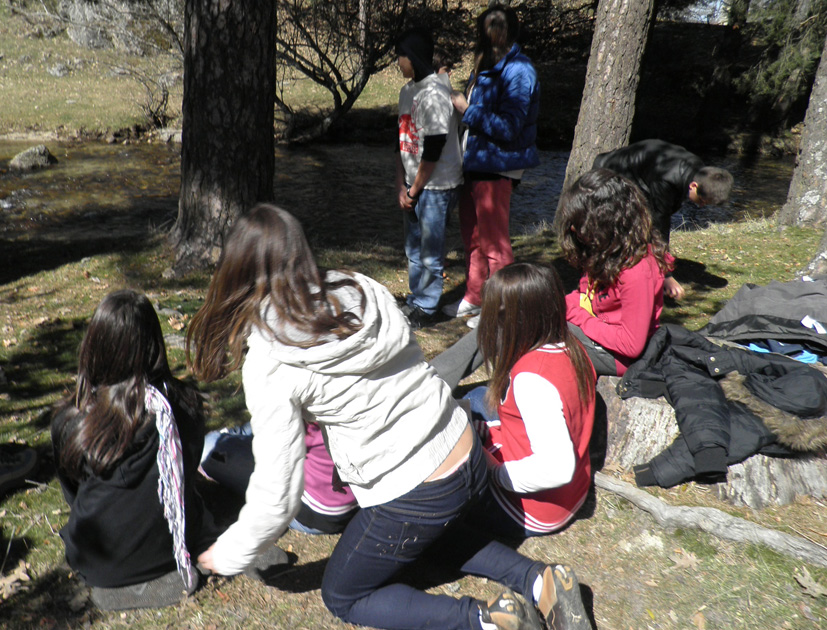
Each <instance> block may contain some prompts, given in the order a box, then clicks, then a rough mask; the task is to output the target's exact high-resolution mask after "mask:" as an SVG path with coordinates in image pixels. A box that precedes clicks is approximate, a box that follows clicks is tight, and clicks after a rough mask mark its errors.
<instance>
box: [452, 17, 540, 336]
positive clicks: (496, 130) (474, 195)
mask: <svg viewBox="0 0 827 630" xmlns="http://www.w3.org/2000/svg"><path fill="white" fill-rule="evenodd" d="M518 32H519V23H518V20H517V14H516V13H515V12H514V10H513V9H511V8H507V7H502V6H494V7H492V8H490V9H488V10H487V11H485V12H483V13H482V14H481V15H480V17H479V18H478V19H477V44H476V48H475V56H474V72H473V73H472V74H471V78H470V79H469V81H468V87H467V88H466V90H465V93H461V92H454V93H453V95H452V99H451V100H452V101H453V103H454V107H455V108H456V109H457V111H458V112H459V113H460V114H462V122H463V123H464V124H465V125H466V126H467V132H466V134H465V137H464V138H463V171H464V179H465V183H464V185H463V189H462V193H461V196H460V202H459V213H460V231H461V233H462V241H463V245H464V247H465V270H466V276H467V285H466V289H465V295H464V296H463V298H462V299H461V300H460V301H459V302H456V303H454V304H450V305H448V306H446V307H445V308H444V309H443V312H444V313H445V314H446V315H448V316H450V317H458V316H462V315H475V314H477V313H479V310H480V304H481V303H482V298H481V292H482V285H483V284H484V283H485V281H486V280H487V279H488V277H489V276H490V275H492V274H494V272H496V271H497V270H498V269H500V268H502V267H505V266H506V265H508V264H510V263H512V262H514V255H513V254H512V251H511V238H510V236H509V233H508V220H509V214H510V209H511V191H512V190H513V188H514V186H516V185H517V184H518V183H519V181H520V179H521V178H522V176H523V171H524V170H525V169H527V168H533V167H535V166H537V165H538V164H539V162H540V159H539V155H538V153H537V146H536V144H535V141H536V137H537V118H538V116H539V111H540V86H539V83H538V82H537V72H536V71H535V69H534V66H533V65H532V64H531V60H530V59H529V58H528V57H526V56H525V55H524V54H523V53H522V52H521V51H520V47H519V46H518V45H517V44H516V43H515V42H516V39H517V34H518ZM469 325H471V326H472V327H473V326H474V325H475V320H471V321H469Z"/></svg>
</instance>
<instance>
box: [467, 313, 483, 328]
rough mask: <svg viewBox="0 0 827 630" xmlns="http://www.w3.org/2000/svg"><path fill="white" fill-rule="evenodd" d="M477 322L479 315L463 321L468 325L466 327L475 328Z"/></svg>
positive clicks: (478, 321)
mask: <svg viewBox="0 0 827 630" xmlns="http://www.w3.org/2000/svg"><path fill="white" fill-rule="evenodd" d="M479 323H480V316H479V315H474V316H473V317H472V318H471V319H469V320H468V321H467V322H465V325H466V326H468V328H476V327H477V326H479Z"/></svg>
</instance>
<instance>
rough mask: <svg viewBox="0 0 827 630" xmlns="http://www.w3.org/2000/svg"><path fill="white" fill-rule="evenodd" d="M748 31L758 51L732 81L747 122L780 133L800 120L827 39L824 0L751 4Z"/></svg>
mask: <svg viewBox="0 0 827 630" xmlns="http://www.w3.org/2000/svg"><path fill="white" fill-rule="evenodd" d="M752 5H753V6H752V7H751V11H750V15H749V27H750V29H751V30H752V32H753V34H754V39H755V40H756V42H757V43H758V44H759V45H760V47H761V48H762V49H763V50H762V53H761V56H760V58H759V59H758V60H757V63H755V64H754V65H753V66H752V68H750V69H749V70H747V71H746V72H745V73H743V74H742V75H741V76H740V77H739V78H738V79H737V80H736V84H735V85H736V88H737V89H738V91H739V92H740V93H742V94H744V95H749V99H750V103H751V110H752V112H751V114H752V119H753V120H754V121H755V122H759V123H762V124H765V125H766V124H769V125H778V126H779V127H781V126H785V125H787V124H788V123H789V122H790V121H791V120H795V119H797V120H800V119H801V118H803V112H804V111H805V110H806V107H807V100H808V95H809V92H810V88H811V87H812V83H813V80H814V77H815V73H816V69H817V68H818V63H819V60H820V58H821V50H822V47H823V45H824V37H825V33H827V0H774V1H773V2H765V3H760V4H758V3H756V2H753V3H752Z"/></svg>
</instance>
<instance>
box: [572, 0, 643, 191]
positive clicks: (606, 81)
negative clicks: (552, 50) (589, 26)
mask: <svg viewBox="0 0 827 630" xmlns="http://www.w3.org/2000/svg"><path fill="white" fill-rule="evenodd" d="M653 6H654V0H644V1H640V0H638V1H633V0H600V4H599V5H598V7H597V18H596V21H595V27H594V35H593V36H592V46H591V52H590V54H589V65H588V68H587V70H586V86H585V89H584V91H583V99H582V100H581V102H580V114H579V116H578V118H577V126H576V127H575V129H574V141H573V143H572V150H571V155H570V157H569V162H568V166H567V167H566V178H565V181H564V183H563V189H564V190H565V189H566V188H567V187H568V186H570V185H571V184H572V183H574V181H575V180H576V179H577V178H578V177H580V175H582V174H583V173H585V172H586V171H588V170H589V169H590V168H591V166H592V162H593V161H594V158H595V157H596V156H597V154H598V153H602V152H604V151H611V150H613V149H617V148H619V147H622V146H624V145H626V144H628V142H629V135H630V133H631V129H632V119H633V117H634V113H635V95H636V93H637V87H638V84H639V83H640V62H641V59H642V57H643V52H644V49H645V48H646V40H647V39H648V36H649V26H650V23H651V19H652V11H653Z"/></svg>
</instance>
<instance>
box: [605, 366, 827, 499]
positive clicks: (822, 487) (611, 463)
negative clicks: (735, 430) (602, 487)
mask: <svg viewBox="0 0 827 630" xmlns="http://www.w3.org/2000/svg"><path fill="white" fill-rule="evenodd" d="M618 380H619V379H618V378H617V377H608V376H601V377H600V378H599V379H598V381H597V391H598V394H600V399H601V400H602V402H603V404H604V405H605V413H599V414H598V415H596V416H595V433H594V437H593V438H592V440H593V446H594V448H595V449H597V450H603V445H604V443H605V458H604V461H603V462H602V465H605V466H606V467H607V469H612V468H614V469H619V470H623V471H631V469H632V468H633V467H634V466H636V465H638V464H645V463H646V462H648V461H650V460H651V459H652V458H654V457H655V456H656V455H658V454H659V453H660V452H661V451H663V450H664V449H665V448H667V447H668V446H669V445H670V444H671V443H672V442H673V441H674V439H675V438H676V437H677V436H678V433H679V429H678V423H677V421H676V420H675V411H674V409H672V407H671V406H670V405H669V403H667V402H666V400H664V399H663V398H656V399H647V398H629V399H626V400H622V399H621V398H620V396H618V395H617V392H616V390H615V388H616V387H617V383H618ZM600 454H601V453H595V454H594V455H593V457H594V458H597V460H598V461H596V466H595V468H598V467H600V466H601V462H600V461H599V456H600ZM711 488H712V489H713V490H714V492H715V494H716V495H717V496H718V498H720V499H722V500H724V501H727V502H728V503H732V504H733V505H746V506H748V507H751V508H754V509H759V508H763V507H766V506H768V505H786V504H788V503H792V502H793V501H795V500H796V497H799V496H809V497H814V498H817V499H823V498H825V497H826V496H827V458H825V457H824V456H823V454H819V453H805V454H800V455H798V456H795V457H786V458H777V457H766V456H764V455H753V456H752V457H749V458H747V459H746V460H744V461H742V462H741V463H739V464H734V465H732V466H730V467H729V471H728V473H727V478H726V481H724V482H722V483H718V484H714V485H713V486H711Z"/></svg>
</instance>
